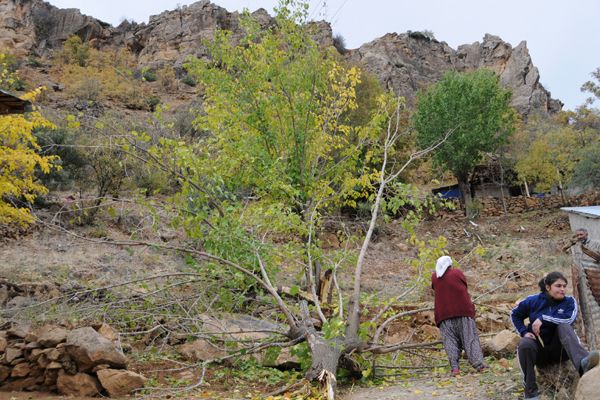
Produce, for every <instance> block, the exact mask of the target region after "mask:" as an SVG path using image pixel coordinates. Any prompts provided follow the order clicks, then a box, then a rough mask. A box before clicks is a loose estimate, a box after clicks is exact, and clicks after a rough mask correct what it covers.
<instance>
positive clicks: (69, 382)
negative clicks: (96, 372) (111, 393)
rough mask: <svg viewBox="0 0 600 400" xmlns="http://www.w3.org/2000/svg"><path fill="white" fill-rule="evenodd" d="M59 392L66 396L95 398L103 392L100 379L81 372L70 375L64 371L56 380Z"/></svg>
mask: <svg viewBox="0 0 600 400" xmlns="http://www.w3.org/2000/svg"><path fill="white" fill-rule="evenodd" d="M56 388H57V389H58V392H59V393H60V394H62V395H65V396H90V397H91V396H95V395H97V394H99V393H100V392H101V391H102V387H101V386H100V383H99V382H98V379H96V378H94V377H93V376H91V375H88V374H86V373H83V372H80V373H78V374H75V375H69V374H67V373H65V372H64V371H60V372H59V373H58V378H57V380H56Z"/></svg>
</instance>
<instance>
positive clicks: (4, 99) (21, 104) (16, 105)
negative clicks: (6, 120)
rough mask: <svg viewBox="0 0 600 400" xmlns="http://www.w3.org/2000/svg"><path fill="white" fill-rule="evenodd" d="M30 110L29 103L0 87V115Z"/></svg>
mask: <svg viewBox="0 0 600 400" xmlns="http://www.w3.org/2000/svg"><path fill="white" fill-rule="evenodd" d="M27 111H31V103H30V102H28V101H25V100H21V99H20V98H18V97H17V96H13V95H12V94H10V93H8V92H5V91H4V90H1V89H0V115H6V114H23V113H25V112H27Z"/></svg>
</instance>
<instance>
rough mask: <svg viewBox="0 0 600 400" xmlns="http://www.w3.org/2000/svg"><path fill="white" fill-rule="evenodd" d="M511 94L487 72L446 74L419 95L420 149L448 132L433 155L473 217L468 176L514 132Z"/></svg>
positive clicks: (417, 126)
mask: <svg viewBox="0 0 600 400" xmlns="http://www.w3.org/2000/svg"><path fill="white" fill-rule="evenodd" d="M510 99H511V93H510V92H509V91H508V90H505V89H503V88H502V87H501V86H500V83H499V82H498V77H497V76H496V75H495V74H494V73H493V72H492V71H489V70H486V69H481V70H478V71H475V72H471V73H458V72H454V71H450V72H448V73H446V74H445V75H444V77H443V78H442V80H441V81H439V82H438V83H436V84H434V85H433V86H431V87H430V88H429V89H428V90H427V91H424V92H421V93H420V94H419V95H418V101H417V109H416V111H415V113H414V115H413V124H414V127H415V129H416V131H417V140H418V143H419V144H420V145H421V146H429V145H431V144H432V143H434V142H436V141H438V140H440V138H442V137H443V136H444V135H445V134H446V133H448V132H451V135H450V137H449V138H448V140H447V141H446V142H445V143H444V144H443V145H442V146H440V147H439V148H438V149H437V150H436V152H435V153H434V155H433V157H434V160H435V161H436V163H438V164H439V165H441V166H444V167H445V168H447V169H449V170H450V171H452V173H453V174H454V176H455V177H456V179H457V181H458V185H459V188H460V190H461V193H462V202H463V204H464V205H465V211H466V213H467V215H468V216H471V213H472V210H471V203H472V199H471V189H470V185H469V181H470V176H471V174H472V172H473V169H474V168H475V166H476V165H477V164H478V163H479V162H480V161H481V159H482V157H483V155H484V154H485V153H487V152H493V151H495V150H496V149H497V148H498V147H499V146H500V145H501V144H503V143H505V142H506V139H507V138H508V137H509V135H510V134H511V133H512V132H513V130H514V122H515V113H514V111H513V109H512V108H511V107H510Z"/></svg>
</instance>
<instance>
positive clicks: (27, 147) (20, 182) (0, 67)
mask: <svg viewBox="0 0 600 400" xmlns="http://www.w3.org/2000/svg"><path fill="white" fill-rule="evenodd" d="M1 56H2V55H1V54H0V60H1V59H2V57H1ZM13 78H14V75H12V74H10V73H8V72H7V71H6V69H5V66H4V64H0V86H2V84H3V83H6V80H7V79H9V80H10V79H13ZM39 92H40V90H39V89H38V90H36V91H34V92H31V93H28V94H26V95H25V96H23V100H28V101H33V100H34V99H35V96H36V95H37V94H39ZM52 126H53V125H52V124H51V123H50V122H49V121H47V120H46V119H45V118H44V117H43V116H42V115H41V114H40V112H39V111H37V110H34V111H33V112H30V113H28V114H26V115H21V114H12V115H11V114H9V115H0V225H7V224H18V225H21V226H25V225H27V224H29V223H31V222H32V221H33V217H32V216H31V213H30V209H29V208H28V205H29V204H31V203H32V202H33V201H34V200H35V198H36V197H37V196H39V195H40V194H44V193H46V192H47V189H46V187H45V186H44V185H42V184H41V183H39V182H38V181H37V179H36V177H35V172H36V170H37V169H39V170H40V171H42V172H44V173H48V172H49V171H50V170H51V169H52V168H58V166H57V165H56V161H57V157H52V156H41V155H40V154H39V150H40V148H39V146H38V145H37V142H36V140H35V137H34V135H33V131H34V129H37V128H41V127H45V128H49V127H52Z"/></svg>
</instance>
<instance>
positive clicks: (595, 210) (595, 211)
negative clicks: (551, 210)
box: [561, 206, 600, 218]
mask: <svg viewBox="0 0 600 400" xmlns="http://www.w3.org/2000/svg"><path fill="white" fill-rule="evenodd" d="M561 210H563V211H566V212H570V213H574V214H579V215H584V216H586V217H591V218H600V206H589V207H562V208H561Z"/></svg>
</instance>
